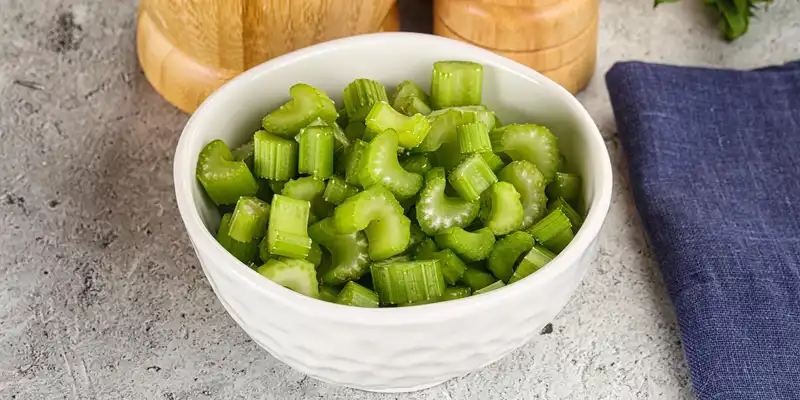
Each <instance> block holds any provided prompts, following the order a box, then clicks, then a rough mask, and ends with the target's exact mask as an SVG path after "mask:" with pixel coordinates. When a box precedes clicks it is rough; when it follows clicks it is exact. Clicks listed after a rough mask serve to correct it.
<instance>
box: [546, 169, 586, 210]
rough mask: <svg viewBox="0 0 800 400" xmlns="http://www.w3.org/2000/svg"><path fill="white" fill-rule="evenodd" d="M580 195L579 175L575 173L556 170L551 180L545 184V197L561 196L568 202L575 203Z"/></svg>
mask: <svg viewBox="0 0 800 400" xmlns="http://www.w3.org/2000/svg"><path fill="white" fill-rule="evenodd" d="M580 195H581V177H580V176H578V175H577V174H570V173H565V172H556V175H555V177H554V178H553V181H552V182H550V184H549V185H547V197H549V198H551V199H555V198H558V197H561V198H562V199H564V201H566V202H567V203H569V204H577V203H578V198H579V197H580Z"/></svg>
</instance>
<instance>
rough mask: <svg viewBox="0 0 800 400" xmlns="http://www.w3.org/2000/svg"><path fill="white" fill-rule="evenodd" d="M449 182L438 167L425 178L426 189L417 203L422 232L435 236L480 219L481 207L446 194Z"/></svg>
mask: <svg viewBox="0 0 800 400" xmlns="http://www.w3.org/2000/svg"><path fill="white" fill-rule="evenodd" d="M446 186H447V180H446V178H445V173H444V169H443V168H440V167H437V168H434V169H432V170H430V171H428V173H427V174H426V176H425V187H424V188H423V189H422V191H421V192H420V195H419V200H418V201H417V207H416V216H417V222H418V223H419V225H420V228H422V231H423V232H425V233H427V234H429V235H435V234H437V233H439V232H442V231H444V230H447V229H449V228H453V227H461V228H464V227H466V226H468V225H469V224H470V223H472V221H474V220H475V218H477V217H478V212H479V210H480V205H479V203H478V202H476V201H473V202H469V201H466V200H464V199H461V198H457V197H450V196H447V195H446V194H445V187H446Z"/></svg>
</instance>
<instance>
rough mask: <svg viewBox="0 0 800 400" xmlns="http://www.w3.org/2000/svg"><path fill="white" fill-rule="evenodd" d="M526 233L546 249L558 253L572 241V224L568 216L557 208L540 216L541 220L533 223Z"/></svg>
mask: <svg viewBox="0 0 800 400" xmlns="http://www.w3.org/2000/svg"><path fill="white" fill-rule="evenodd" d="M528 233H530V234H531V236H533V238H534V239H536V241H537V242H539V243H541V244H543V245H544V247H547V248H548V249H550V250H552V251H554V252H556V253H559V252H561V250H564V248H565V247H567V245H568V244H569V242H570V241H572V237H573V235H572V224H571V223H570V222H569V218H568V217H567V215H566V214H564V212H563V211H562V210H561V208H557V209H555V210H553V211H552V212H550V214H547V216H546V217H544V218H542V220H541V221H539V222H537V223H536V224H534V225H533V226H532V227H531V228H530V229H528Z"/></svg>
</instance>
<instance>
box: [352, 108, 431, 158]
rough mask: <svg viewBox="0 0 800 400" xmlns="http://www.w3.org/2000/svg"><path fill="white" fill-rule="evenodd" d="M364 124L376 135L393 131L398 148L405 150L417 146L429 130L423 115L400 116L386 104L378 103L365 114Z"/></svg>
mask: <svg viewBox="0 0 800 400" xmlns="http://www.w3.org/2000/svg"><path fill="white" fill-rule="evenodd" d="M366 124H367V129H369V130H371V131H373V132H376V133H381V132H384V131H386V130H389V129H391V130H394V131H395V132H397V140H398V143H400V146H403V147H404V148H407V149H412V148H414V147H417V146H419V144H420V143H422V140H424V139H425V136H426V135H428V131H430V129H431V124H430V122H429V121H428V118H427V117H425V116H424V115H422V114H414V115H413V116H411V117H409V116H406V115H403V114H400V113H399V112H398V111H397V110H395V109H394V108H392V106H390V105H389V103H387V102H379V103H376V104H375V105H374V106H373V107H372V110H370V112H369V114H367V118H366Z"/></svg>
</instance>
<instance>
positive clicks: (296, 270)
mask: <svg viewBox="0 0 800 400" xmlns="http://www.w3.org/2000/svg"><path fill="white" fill-rule="evenodd" d="M258 273H259V274H260V275H261V276H264V277H266V278H268V279H269V280H271V281H273V282H275V283H277V284H279V285H281V286H283V287H285V288H288V289H291V290H293V291H295V292H297V293H300V294H304V295H306V296H308V297H313V298H315V299H316V298H319V284H318V283H317V271H316V269H314V264H311V263H310V262H308V261H306V260H295V259H291V258H279V259H275V258H273V259H270V260H269V261H267V262H266V263H264V265H262V266H260V267H259V268H258Z"/></svg>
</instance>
